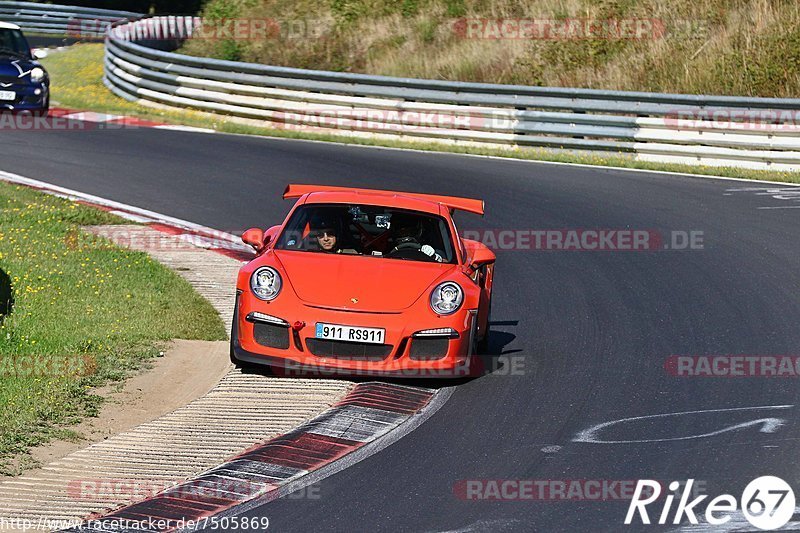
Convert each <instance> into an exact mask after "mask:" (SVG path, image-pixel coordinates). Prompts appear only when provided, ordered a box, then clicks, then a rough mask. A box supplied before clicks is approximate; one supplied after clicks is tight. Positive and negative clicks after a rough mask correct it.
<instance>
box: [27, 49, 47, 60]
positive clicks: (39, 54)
mask: <svg viewBox="0 0 800 533" xmlns="http://www.w3.org/2000/svg"><path fill="white" fill-rule="evenodd" d="M31 54H32V55H33V57H34V58H35V59H44V58H45V57H47V50H43V49H41V48H34V49H33V50H31Z"/></svg>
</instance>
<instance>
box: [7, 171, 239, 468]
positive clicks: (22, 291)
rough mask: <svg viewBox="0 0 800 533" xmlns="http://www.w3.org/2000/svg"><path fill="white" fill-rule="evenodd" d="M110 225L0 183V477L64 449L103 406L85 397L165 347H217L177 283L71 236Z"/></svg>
mask: <svg viewBox="0 0 800 533" xmlns="http://www.w3.org/2000/svg"><path fill="white" fill-rule="evenodd" d="M120 221H121V219H119V218H117V217H114V216H112V215H110V214H108V213H106V212H104V211H100V210H96V209H93V208H89V207H86V206H82V205H80V204H76V203H73V202H69V201H67V200H64V199H60V198H56V197H53V196H48V195H45V194H42V193H39V192H35V191H33V190H30V189H27V188H24V187H18V186H13V185H10V184H7V183H2V182H0V270H2V272H4V273H5V275H0V279H6V280H7V281H10V283H11V289H12V298H13V306H12V307H11V310H10V313H7V314H5V315H2V316H0V319H2V322H1V323H0V473H2V474H7V475H8V474H15V473H18V471H19V468H20V466H29V465H30V464H31V460H30V456H29V455H27V454H26V451H27V450H28V449H29V448H30V447H31V446H35V445H37V444H41V443H44V442H46V441H48V440H50V439H53V438H74V437H75V436H76V435H75V433H74V432H73V431H71V430H70V429H69V425H70V424H74V423H75V422H77V421H79V420H80V419H81V418H82V417H86V416H92V415H94V414H96V413H97V409H98V407H99V405H100V403H101V401H102V398H100V397H99V396H97V395H96V394H94V393H93V392H92V390H93V388H94V387H97V386H99V385H103V384H107V383H109V382H113V381H118V380H121V379H123V378H124V377H125V376H126V375H128V374H129V373H130V372H132V371H135V370H136V369H139V368H141V367H142V365H144V364H146V361H147V360H148V359H150V358H152V357H154V356H157V355H158V353H159V350H160V349H163V346H164V342H165V341H168V340H170V339H173V338H188V339H208V340H217V339H224V338H225V331H224V327H223V325H222V322H221V320H220V318H219V316H218V315H217V314H216V313H215V311H214V309H213V308H212V307H211V305H210V304H209V303H208V302H206V301H205V300H204V299H203V298H201V297H200V296H199V295H198V294H197V293H196V292H195V291H194V290H193V289H192V288H191V286H190V285H189V284H188V283H187V282H186V281H185V280H183V279H182V278H180V277H179V276H178V275H176V274H175V273H173V272H172V271H170V270H168V269H167V268H166V267H164V266H162V265H160V264H158V263H157V262H155V261H153V260H152V259H150V258H149V257H148V256H147V254H145V253H142V252H134V251H130V250H126V249H121V248H118V247H116V246H113V245H111V243H109V242H108V241H106V240H104V239H100V238H95V237H90V236H86V235H84V234H82V233H80V232H79V230H78V227H79V226H81V225H93V224H108V223H117V222H120ZM3 285H7V284H5V283H3ZM5 288H6V289H7V286H6V287H5ZM4 292H5V293H6V294H7V290H6V291H4V290H0V295H2V294H3V293H4ZM4 300H5V298H4Z"/></svg>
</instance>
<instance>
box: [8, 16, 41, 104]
mask: <svg viewBox="0 0 800 533" xmlns="http://www.w3.org/2000/svg"><path fill="white" fill-rule="evenodd" d="M36 59H37V56H35V55H34V53H33V52H32V51H31V48H30V46H29V45H28V40H27V39H25V36H24V35H23V33H22V30H20V28H19V26H17V25H16V24H10V23H7V22H0V111H12V112H21V111H24V112H30V113H32V114H34V115H38V116H45V115H47V112H48V109H49V107H50V78H49V77H48V75H47V72H46V71H45V70H44V68H43V67H42V65H40V64H39V62H38V61H36Z"/></svg>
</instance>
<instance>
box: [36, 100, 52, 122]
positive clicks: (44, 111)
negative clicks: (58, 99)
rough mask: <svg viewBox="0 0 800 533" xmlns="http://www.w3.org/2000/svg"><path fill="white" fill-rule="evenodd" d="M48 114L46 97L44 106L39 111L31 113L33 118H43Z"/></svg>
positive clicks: (48, 105)
mask: <svg viewBox="0 0 800 533" xmlns="http://www.w3.org/2000/svg"><path fill="white" fill-rule="evenodd" d="M48 114H50V97H49V96H48V97H47V98H46V99H45V101H44V105H43V106H42V107H41V108H40V109H36V110H35V111H33V116H35V117H41V118H44V117H46V116H47V115H48Z"/></svg>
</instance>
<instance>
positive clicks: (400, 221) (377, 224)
mask: <svg viewBox="0 0 800 533" xmlns="http://www.w3.org/2000/svg"><path fill="white" fill-rule="evenodd" d="M452 242H453V241H452V239H451V236H450V229H449V228H448V225H447V222H446V221H445V220H444V219H443V218H442V217H439V216H434V215H430V214H428V213H421V212H418V211H406V210H403V209H394V208H391V207H381V206H374V205H357V204H309V205H302V206H300V207H298V208H297V209H296V210H295V212H294V213H293V214H292V217H291V218H290V219H289V222H288V223H287V224H286V227H285V229H284V231H283V233H282V234H281V236H280V238H279V239H278V241H277V243H276V244H275V248H276V249H278V250H299V251H305V252H314V253H337V254H346V255H366V256H371V257H380V258H387V259H405V260H409V261H426V262H439V263H453V262H455V254H454V253H453V244H452Z"/></svg>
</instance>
